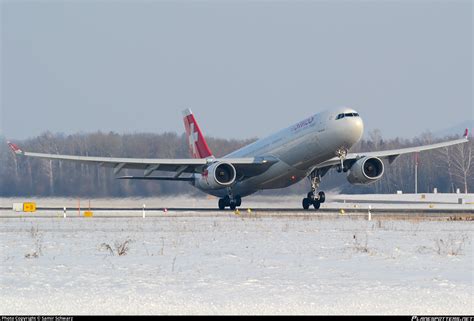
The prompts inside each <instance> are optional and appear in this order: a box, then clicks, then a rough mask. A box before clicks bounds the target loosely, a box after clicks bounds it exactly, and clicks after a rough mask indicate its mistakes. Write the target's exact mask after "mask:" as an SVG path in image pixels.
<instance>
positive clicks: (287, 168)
mask: <svg viewBox="0 0 474 321" xmlns="http://www.w3.org/2000/svg"><path fill="white" fill-rule="evenodd" d="M183 117H184V118H183V120H184V125H185V130H186V135H187V138H188V144H189V151H190V154H191V156H192V158H186V159H146V158H115V157H90V156H73V155H59V154H43V153H32V152H25V151H23V150H21V149H20V148H19V147H18V146H17V145H15V144H13V143H10V142H8V145H9V146H10V148H11V149H12V151H13V152H14V153H15V154H16V155H21V156H28V157H39V158H45V159H57V160H69V161H76V162H85V163H95V164H99V165H101V166H107V167H112V168H113V171H114V175H118V174H119V173H120V171H121V170H122V169H139V170H143V175H142V176H119V177H116V178H118V179H132V180H167V181H186V182H189V183H191V184H192V185H193V186H194V187H196V188H198V189H199V190H201V191H203V192H205V193H207V194H211V195H214V196H217V197H219V202H218V207H219V209H220V210H224V209H225V208H227V207H229V208H230V209H232V210H234V209H235V208H236V207H239V206H241V203H242V198H243V197H245V196H248V195H251V194H253V193H255V192H257V191H260V190H265V189H277V188H284V187H288V186H290V185H293V184H295V183H297V182H299V181H301V180H302V179H305V178H308V179H309V182H310V184H311V189H310V191H309V192H308V194H307V195H306V197H305V198H303V200H302V207H303V209H305V210H308V209H309V208H310V207H311V205H312V206H313V207H314V209H315V210H317V209H319V208H320V206H321V204H322V203H324V202H325V199H326V196H325V193H324V192H323V191H319V192H318V188H319V184H320V183H321V179H322V177H323V176H324V175H325V174H326V173H327V172H328V171H329V170H330V169H331V168H333V167H334V168H336V169H337V171H338V172H344V173H347V180H348V181H349V182H350V183H351V184H371V183H374V182H376V181H377V180H379V179H380V178H381V177H382V176H383V173H384V166H385V165H384V161H383V160H385V161H386V162H388V163H389V164H391V163H393V161H394V160H395V159H397V158H398V157H399V156H400V155H402V154H407V153H414V152H420V151H424V150H430V149H436V148H441V147H446V146H451V145H455V144H462V143H466V142H468V138H467V137H468V130H467V129H466V131H465V132H464V135H463V138H461V139H456V140H451V141H446V142H442V143H437V144H431V145H423V146H417V147H409V148H403V149H395V150H384V151H376V152H359V153H349V152H348V150H349V149H350V148H351V147H352V146H353V145H354V144H356V143H357V142H358V141H359V140H360V139H361V137H362V134H363V131H364V123H363V121H362V118H361V116H360V115H359V113H358V112H357V111H355V110H354V109H352V108H348V107H338V108H332V109H328V110H325V111H323V112H320V113H317V114H315V115H312V116H310V117H308V118H306V119H304V120H302V121H300V122H298V123H296V124H294V125H292V126H290V127H287V128H285V129H282V130H280V131H278V132H276V133H275V134H273V135H270V136H268V137H266V138H263V139H259V140H257V141H255V142H254V143H252V144H249V145H247V146H245V147H243V148H240V149H239V150H236V151H234V152H232V153H230V154H228V155H226V156H224V157H220V158H216V157H214V155H213V153H212V151H211V150H210V149H209V146H208V144H207V143H206V140H205V138H204V135H203V133H202V131H201V129H200V127H199V125H198V123H197V121H196V118H195V117H194V114H193V113H192V111H191V110H190V109H186V110H184V111H183ZM155 171H162V172H171V173H173V175H172V176H169V175H168V176H152V175H151V174H152V173H153V172H155ZM183 174H184V176H182V175H183Z"/></svg>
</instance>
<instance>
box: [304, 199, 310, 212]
mask: <svg viewBox="0 0 474 321" xmlns="http://www.w3.org/2000/svg"><path fill="white" fill-rule="evenodd" d="M309 205H310V200H309V198H303V209H305V210H307V209H309Z"/></svg>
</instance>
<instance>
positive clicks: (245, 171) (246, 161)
mask: <svg viewBox="0 0 474 321" xmlns="http://www.w3.org/2000/svg"><path fill="white" fill-rule="evenodd" d="M8 145H9V146H10V149H11V150H12V151H13V152H14V153H15V154H16V155H20V156H28V157H36V158H43V159H53V160H66V161H75V162H83V163H89V164H98V165H100V166H106V167H112V168H113V169H114V174H118V173H119V172H120V171H121V170H122V169H141V170H143V171H144V173H143V178H142V179H144V178H145V177H147V176H148V175H150V174H151V173H152V172H154V171H157V170H158V171H165V172H174V173H175V175H174V176H172V177H171V178H175V179H176V180H182V179H179V176H180V175H181V174H182V173H202V171H203V170H204V169H205V168H206V167H207V166H208V165H210V164H212V163H215V162H219V161H224V162H226V163H230V164H232V165H233V166H234V167H235V169H236V171H237V173H238V175H240V176H241V177H249V176H253V175H257V174H260V173H263V172H264V171H266V170H267V169H268V168H269V167H270V166H271V165H273V164H274V163H275V162H276V161H277V160H276V159H274V158H272V157H246V158H220V159H219V158H213V157H211V158H200V159H196V158H184V159H159V158H115V157H95V156H74V155H60V154H44V153H31V152H25V151H23V150H21V149H20V148H19V147H18V146H17V145H15V144H13V143H10V142H8ZM123 178H129V177H127V176H126V177H123Z"/></svg>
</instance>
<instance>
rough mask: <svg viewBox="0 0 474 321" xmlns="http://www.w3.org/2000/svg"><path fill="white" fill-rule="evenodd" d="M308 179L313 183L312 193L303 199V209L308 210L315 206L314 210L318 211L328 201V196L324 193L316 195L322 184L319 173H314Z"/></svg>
mask: <svg viewBox="0 0 474 321" xmlns="http://www.w3.org/2000/svg"><path fill="white" fill-rule="evenodd" d="M308 178H309V180H310V182H311V192H309V193H308V197H306V198H303V208H304V209H305V210H307V209H309V207H310V206H311V205H313V206H314V209H316V210H317V209H319V208H320V207H321V203H324V202H325V201H326V195H325V194H324V192H323V191H321V192H319V193H316V190H317V189H318V187H319V184H320V183H321V175H320V173H319V172H318V171H313V172H311V175H310V176H309V177H308Z"/></svg>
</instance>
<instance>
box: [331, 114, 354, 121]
mask: <svg viewBox="0 0 474 321" xmlns="http://www.w3.org/2000/svg"><path fill="white" fill-rule="evenodd" d="M344 117H359V114H358V113H345V114H339V115H337V116H336V120H337V119H341V118H344Z"/></svg>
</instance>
